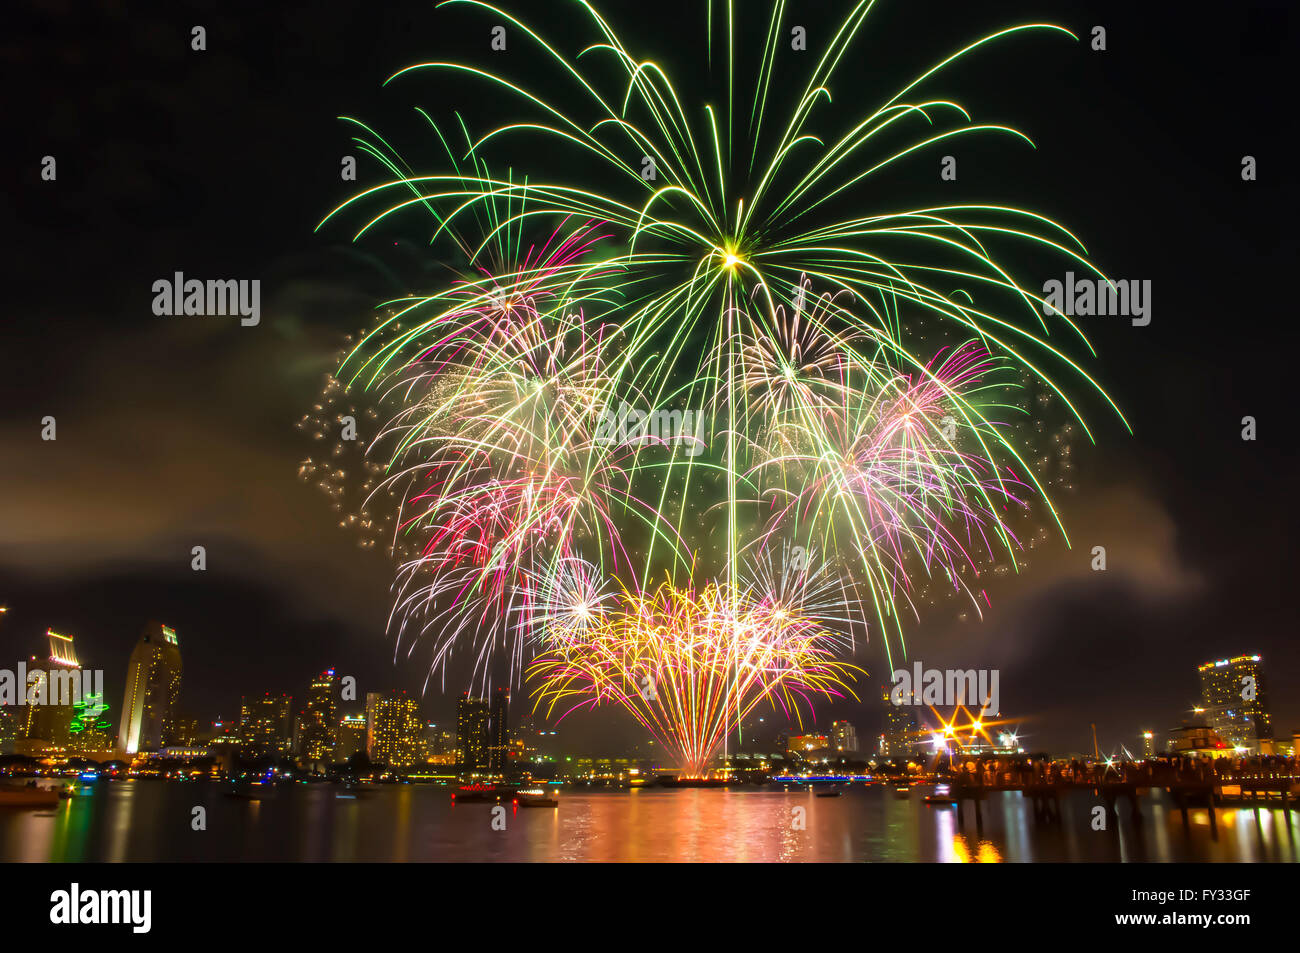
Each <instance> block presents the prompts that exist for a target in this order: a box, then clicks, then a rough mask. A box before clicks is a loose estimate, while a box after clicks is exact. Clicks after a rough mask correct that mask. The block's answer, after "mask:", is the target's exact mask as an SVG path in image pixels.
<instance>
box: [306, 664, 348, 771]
mask: <svg viewBox="0 0 1300 953" xmlns="http://www.w3.org/2000/svg"><path fill="white" fill-rule="evenodd" d="M338 685H339V679H338V676H337V675H335V674H334V669H332V668H331V669H326V670H325V671H324V672H321V673H320V674H319V675H317V676H316V677H315V678H314V679H312V681H311V684H310V685H309V686H308V687H307V702H306V705H305V706H304V707H303V710H302V711H301V712H299V713H298V730H297V732H296V735H297V753H298V757H299V759H300V760H302V761H303V762H315V761H328V760H329V759H330V757H331V756H332V755H333V753H334V746H335V744H337V743H338V724H339V718H338Z"/></svg>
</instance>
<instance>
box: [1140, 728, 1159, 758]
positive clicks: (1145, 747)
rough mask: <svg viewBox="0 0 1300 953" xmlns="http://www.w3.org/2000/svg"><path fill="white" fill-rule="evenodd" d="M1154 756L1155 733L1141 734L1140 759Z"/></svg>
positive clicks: (1146, 732) (1145, 732)
mask: <svg viewBox="0 0 1300 953" xmlns="http://www.w3.org/2000/svg"><path fill="white" fill-rule="evenodd" d="M1155 756H1156V733H1155V732H1154V731H1144V732H1142V757H1144V758H1154V757H1155Z"/></svg>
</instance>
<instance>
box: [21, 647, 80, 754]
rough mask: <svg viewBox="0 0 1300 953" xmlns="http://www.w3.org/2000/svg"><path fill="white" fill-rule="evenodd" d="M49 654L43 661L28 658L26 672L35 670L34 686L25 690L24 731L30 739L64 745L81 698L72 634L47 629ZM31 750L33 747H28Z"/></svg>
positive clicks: (53, 744)
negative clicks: (25, 711) (26, 697)
mask: <svg viewBox="0 0 1300 953" xmlns="http://www.w3.org/2000/svg"><path fill="white" fill-rule="evenodd" d="M45 636H46V638H48V639H49V642H50V654H49V657H48V658H47V659H45V660H41V659H38V658H36V657H35V656H33V657H32V659H31V662H30V663H29V671H31V672H34V673H37V676H38V679H37V681H36V682H35V683H34V689H33V690H29V691H28V699H27V718H26V728H25V731H24V734H25V735H26V737H27V738H28V739H29V740H31V741H33V742H44V743H45V744H46V745H50V746H54V747H56V748H66V747H67V746H68V743H69V741H71V739H72V734H73V732H72V724H73V721H74V719H75V718H76V703H77V702H82V703H83V704H84V701H85V699H84V698H83V697H82V682H83V680H82V674H83V673H82V669H81V662H80V661H78V659H77V652H76V648H75V647H74V645H73V642H72V636H70V635H61V634H60V633H58V632H55V631H54V630H53V629H47V630H46V632H45ZM29 750H31V751H35V750H37V749H29Z"/></svg>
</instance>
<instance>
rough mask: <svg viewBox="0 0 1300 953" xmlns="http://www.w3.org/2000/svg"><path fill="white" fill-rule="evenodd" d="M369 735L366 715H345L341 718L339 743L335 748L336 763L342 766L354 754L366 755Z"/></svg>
mask: <svg viewBox="0 0 1300 953" xmlns="http://www.w3.org/2000/svg"><path fill="white" fill-rule="evenodd" d="M368 735H369V732H368V731H367V730H366V716H365V715H362V714H354V715H344V716H343V717H342V718H340V719H339V729H338V742H337V743H336V744H335V746H334V760H335V762H337V763H339V764H342V763H344V762H346V761H347V760H348V759H349V758H351V757H352V756H353V755H354V754H360V753H364V752H365V750H366V737H367V736H368Z"/></svg>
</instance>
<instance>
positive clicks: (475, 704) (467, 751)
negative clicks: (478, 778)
mask: <svg viewBox="0 0 1300 953" xmlns="http://www.w3.org/2000/svg"><path fill="white" fill-rule="evenodd" d="M488 718H489V713H488V703H487V701H486V700H485V699H482V698H470V697H469V693H468V692H466V693H465V695H464V696H462V697H461V700H460V701H459V702H458V703H457V705H456V766H457V767H458V768H459V769H460V770H461V771H485V770H487V767H488Z"/></svg>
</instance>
